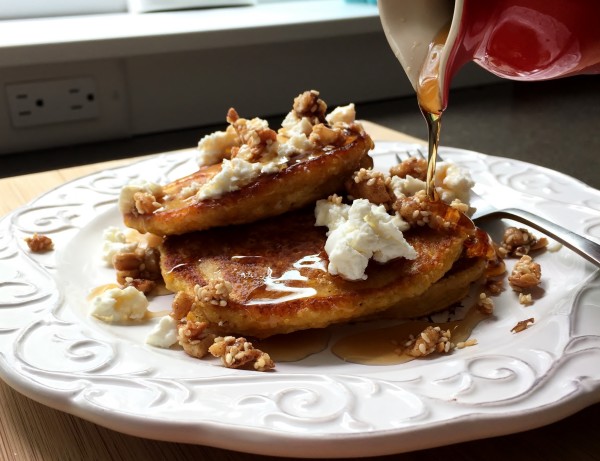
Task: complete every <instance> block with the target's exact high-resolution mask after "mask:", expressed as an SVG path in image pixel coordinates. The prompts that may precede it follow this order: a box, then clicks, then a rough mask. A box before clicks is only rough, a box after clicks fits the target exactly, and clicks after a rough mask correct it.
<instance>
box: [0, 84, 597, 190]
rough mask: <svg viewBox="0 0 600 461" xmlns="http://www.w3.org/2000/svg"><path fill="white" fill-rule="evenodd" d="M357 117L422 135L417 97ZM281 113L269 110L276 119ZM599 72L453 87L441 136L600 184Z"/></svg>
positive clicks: (8, 165) (94, 157)
mask: <svg viewBox="0 0 600 461" xmlns="http://www.w3.org/2000/svg"><path fill="white" fill-rule="evenodd" d="M357 111H358V116H359V117H360V118H363V119H366V120H371V121H373V122H375V123H379V124H381V125H384V126H387V127H390V128H393V129H395V130H398V131H401V132H404V133H407V134H410V135H413V136H416V137H419V138H426V136H427V133H426V126H425V122H424V120H423V119H422V116H421V114H420V113H419V110H418V107H417V104H416V99H415V98H412V97H410V98H401V99H396V100H389V101H380V102H373V103H367V104H359V105H358V107H357ZM281 118H282V116H279V117H270V118H269V119H270V120H272V125H273V126H277V125H278V124H279V123H280V122H281ZM216 129H223V127H222V126H219V127H214V126H213V127H204V128H197V129H186V130H181V131H176V132H169V133H160V134H154V135H147V136H139V137H135V138H131V139H124V140H116V141H109V142H102V143H95V144H89V145H81V146H70V147H60V148H54V149H47V150H43V151H35V152H23V153H16V154H9V155H3V156H0V161H1V163H2V168H1V169H0V176H1V177H6V176H14V175H19V174H25V173H33V172H36V171H43V170H49V169H55V168H60V167H67V166H74V165H79V164H84V163H93V162H99V161H103V160H111V159H117V158H124V157H131V156H138V155H145V154H152V153H157V152H162V151H168V150H175V149H181V148H186V147H190V146H194V145H195V144H196V143H197V141H198V139H199V138H200V137H201V136H202V135H203V134H206V133H209V132H212V131H214V130H216ZM599 131H600V76H598V75H596V76H580V77H573V78H568V79H563V80H555V81H548V82H531V83H529V82H528V83H525V82H511V81H502V82H500V83H498V84H493V85H487V86H482V87H476V88H469V89H458V90H453V91H452V92H451V95H450V103H449V106H448V109H447V111H446V113H445V114H444V119H443V126H442V134H441V143H442V144H443V145H446V146H452V147H459V148H463V149H471V150H475V151H478V152H482V153H486V154H490V155H496V156H501V157H509V158H514V159H519V160H523V161H527V162H530V163H533V164H536V165H541V166H545V167H548V168H551V169H554V170H558V171H561V172H564V173H566V174H568V175H570V176H573V177H576V178H578V179H580V180H581V181H583V182H585V183H587V184H588V185H590V186H592V187H594V188H596V189H600V135H599Z"/></svg>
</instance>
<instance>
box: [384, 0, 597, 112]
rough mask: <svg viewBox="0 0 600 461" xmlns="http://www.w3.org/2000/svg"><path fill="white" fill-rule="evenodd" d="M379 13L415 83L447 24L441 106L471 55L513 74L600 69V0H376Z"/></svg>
mask: <svg viewBox="0 0 600 461" xmlns="http://www.w3.org/2000/svg"><path fill="white" fill-rule="evenodd" d="M379 12H380V16H381V21H382V24H383V28H384V31H385V34H386V37H387V39H388V41H389V43H390V46H391V47H392V50H393V51H394V53H395V55H396V57H397V58H398V60H399V61H400V63H401V64H402V67H403V68H404V70H405V72H406V74H407V76H408V78H409V80H410V81H411V83H412V85H413V87H415V89H416V88H417V85H418V79H419V73H420V71H421V68H422V66H423V64H424V62H425V61H426V60H427V59H428V49H429V46H430V43H432V41H433V40H434V38H435V37H436V36H438V33H439V32H440V30H443V29H444V28H445V27H448V25H449V29H447V32H448V36H447V39H446V41H445V45H443V47H440V51H439V53H440V56H439V68H438V69H437V72H438V82H439V95H440V97H441V108H442V110H443V109H444V108H445V107H446V104H447V101H448V88H449V86H450V81H451V79H452V77H453V75H454V74H455V73H456V72H457V71H458V70H459V69H460V68H461V67H462V66H463V65H464V64H466V63H467V62H469V61H475V62H476V63H477V64H479V65H480V66H482V67H483V68H485V69H487V70H488V71H490V72H492V73H494V74H496V75H499V76H500V77H504V78H509V79H513V80H547V79H553V78H559V77H566V76H570V75H575V74H585V73H600V0H456V1H450V0H379ZM599 90H600V89H599Z"/></svg>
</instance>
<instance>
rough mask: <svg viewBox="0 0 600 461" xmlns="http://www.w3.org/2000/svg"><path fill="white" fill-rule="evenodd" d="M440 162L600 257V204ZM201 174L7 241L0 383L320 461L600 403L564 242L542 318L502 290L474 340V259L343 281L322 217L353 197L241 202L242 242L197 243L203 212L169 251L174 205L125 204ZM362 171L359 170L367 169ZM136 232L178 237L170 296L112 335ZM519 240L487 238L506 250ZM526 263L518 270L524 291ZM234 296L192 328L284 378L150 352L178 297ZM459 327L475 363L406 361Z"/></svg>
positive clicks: (61, 202)
mask: <svg viewBox="0 0 600 461" xmlns="http://www.w3.org/2000/svg"><path fill="white" fill-rule="evenodd" d="M338 147H340V148H341V149H346V152H349V151H351V150H352V146H350V147H349V146H348V144H340V145H339V146H338ZM370 147H373V149H372V150H371V151H370V153H369V156H370V157H371V159H372V164H373V169H374V170H376V171H381V172H387V171H389V170H390V168H391V167H393V166H394V165H396V163H397V157H396V154H397V153H398V152H406V151H411V150H413V149H415V148H416V147H417V146H414V145H410V144H405V143H398V142H377V141H376V142H375V143H374V146H370ZM363 148H364V146H363ZM440 154H441V155H442V157H443V158H444V159H445V160H448V161H451V162H454V163H455V164H457V165H459V166H461V167H463V168H465V169H466V170H468V171H469V172H470V174H471V176H472V177H473V180H474V182H475V186H474V190H475V191H476V192H477V193H478V194H480V195H482V196H483V197H484V198H486V199H488V200H489V201H490V202H491V203H493V204H494V205H495V206H497V207H503V206H515V205H516V204H517V205H518V206H519V207H520V208H524V209H527V210H529V211H533V212H536V213H539V214H543V215H544V216H545V217H547V218H549V219H553V220H556V221H561V222H566V223H568V224H569V228H570V229H571V230H573V231H575V232H578V233H580V234H582V235H586V236H587V237H589V238H590V239H594V240H600V212H599V210H600V192H599V191H597V190H595V189H592V188H590V187H588V186H586V185H584V184H583V183H581V182H579V181H577V180H575V179H573V178H570V177H568V176H565V175H563V174H561V173H558V172H555V171H551V170H547V169H544V168H541V167H538V166H535V165H531V164H528V163H524V162H519V161H515V160H510V159H506V158H501V157H493V156H487V155H484V154H480V153H476V152H471V151H466V150H461V149H454V148H448V147H442V148H441V149H440ZM196 156H197V152H196V151H195V150H193V149H190V150H183V151H178V152H174V153H166V154H162V155H158V156H155V157H152V158H149V159H145V160H142V161H140V162H137V163H134V164H132V165H128V166H124V167H120V168H115V169H110V170H105V171H102V172H98V173H95V174H92V175H90V176H86V177H84V178H80V179H77V180H75V181H72V182H69V183H66V184H64V185H62V186H60V187H59V188H57V189H54V190H52V191H50V192H48V193H47V194H45V195H43V196H41V197H39V198H38V199H36V200H34V201H33V202H31V203H30V204H28V205H27V206H25V207H23V208H21V209H18V210H16V211H14V212H13V213H11V214H10V215H9V216H7V217H5V218H4V219H3V220H2V221H1V226H2V232H1V234H0V235H1V237H0V276H1V280H0V305H1V308H0V324H1V327H0V344H1V347H0V350H1V351H2V352H1V353H0V374H1V376H2V379H4V380H5V381H6V382H7V383H8V384H9V385H11V386H12V387H14V388H15V389H16V390H18V391H19V392H21V393H23V394H25V395H27V396H29V397H31V398H33V399H34V400H37V401H39V402H41V403H43V404H45V405H48V406H50V407H53V408H57V409H60V410H62V411H65V412H69V413H72V414H74V415H77V416H80V417H82V418H85V419H87V420H89V421H92V422H95V423H97V424H100V425H102V426H105V427H108V428H111V429H114V430H117V431H121V432H124V433H127V434H132V435H136V436H141V437H147V438H152V439H158V440H167V441H175V442H186V443H194V444H203V445H210V446H215V447H221V448H227V449H232V450H238V451H244V452H251V453H259V454H264V455H275V456H302V457H345V456H346V457H349V456H351V457H357V456H374V455H383V454H390V453H399V452H404V451H411V450H417V449H421V448H427V447H434V446H440V445H445V444H450V443H456V442H460V441H465V440H473V439H477V438H483V437H489V436H494V435H501V434H507V433H511V432H516V431H521V430H526V429H530V428H533V427H536V426H540V425H543V424H548V423H550V422H553V421H556V420H558V419H560V418H562V417H565V416H567V415H569V414H572V413H574V412H576V411H578V410H579V409H581V408H583V407H584V406H586V405H588V404H591V403H592V402H596V401H598V400H599V397H600V385H599V383H600V370H599V369H598V367H597V363H598V360H599V359H600V301H599V300H600V276H599V275H598V270H597V269H595V268H594V267H593V266H592V265H591V264H589V263H587V262H586V261H585V260H583V259H582V258H580V257H579V256H577V255H575V254H574V253H572V252H571V251H569V250H568V249H566V248H562V247H561V246H560V245H558V244H556V243H555V242H552V241H550V242H549V244H548V246H547V247H546V248H545V249H544V250H542V251H540V252H539V254H536V255H535V260H536V261H537V262H538V263H539V264H540V266H541V268H542V282H541V284H540V285H539V286H538V287H537V289H536V290H535V291H534V292H533V300H532V302H531V303H530V304H528V305H523V304H521V303H520V302H519V297H518V294H517V293H516V292H514V291H513V290H512V289H511V288H510V286H508V285H507V284H504V286H503V288H502V289H501V290H500V291H499V292H498V293H497V294H496V295H495V296H494V298H493V303H494V308H493V312H492V313H488V314H487V315H479V316H476V320H473V319H472V317H469V315H471V314H470V313H471V312H473V309H472V307H473V306H474V305H475V304H477V301H478V299H479V295H480V293H481V288H480V286H478V285H477V280H478V279H480V278H481V276H482V275H483V274H484V272H485V268H484V265H485V264H484V260H483V259H482V258H481V257H467V253H466V252H465V245H466V243H465V242H467V241H470V242H472V239H471V240H469V239H468V238H466V237H457V236H456V235H455V234H452V235H441V234H439V233H436V232H433V231H432V230H431V229H430V228H429V227H428V226H422V228H419V229H416V230H414V229H413V230H409V231H407V232H405V237H406V240H407V241H408V242H409V243H410V244H411V245H412V246H413V248H415V249H416V252H417V257H416V258H414V259H410V260H408V259H406V258H396V259H392V260H391V261H388V262H385V263H373V262H369V265H368V267H367V269H366V276H367V277H366V278H365V279H361V280H359V281H351V280H347V279H344V278H343V277H340V276H338V275H332V274H331V273H329V272H328V271H327V267H326V264H327V255H326V253H324V246H325V242H326V238H327V236H326V233H327V228H325V227H322V226H315V214H314V210H315V208H314V202H315V201H316V200H322V199H327V196H328V195H330V194H332V193H333V192H335V191H336V190H337V189H339V188H340V183H337V184H330V186H329V187H325V188H310V187H309V188H308V189H314V194H310V193H307V192H306V188H305V189H303V192H302V193H299V192H297V191H298V190H300V189H301V188H302V187H303V184H302V180H301V178H299V177H298V178H294V177H292V179H290V181H291V182H290V183H286V184H292V185H291V186H289V187H288V188H287V189H286V188H285V187H284V188H283V189H282V188H278V189H276V190H272V191H271V190H270V189H269V187H271V186H270V185H262V186H260V185H258V186H256V187H257V188H259V189H261V188H262V189H261V190H262V192H261V193H264V194H265V195H264V197H266V198H265V199H264V201H262V202H260V203H259V202H257V201H255V202H253V201H251V200H250V201H248V202H244V200H245V199H244V197H234V198H232V199H231V200H230V201H229V202H228V203H227V204H226V207H227V210H226V211H225V212H224V214H223V215H224V216H240V214H242V215H244V216H246V218H244V222H234V223H231V224H228V225H223V224H222V223H220V224H219V225H218V226H215V227H210V226H209V228H201V229H192V228H190V227H189V226H190V225H189V223H190V222H193V221H194V219H193V213H200V212H201V211H202V210H200V211H198V210H192V211H190V214H189V215H186V216H184V217H181V221H180V222H181V223H182V226H183V227H182V229H183V230H182V231H181V232H172V233H171V232H170V229H169V228H168V227H165V226H170V225H171V224H170V222H171V223H172V221H173V219H175V218H173V216H175V215H177V213H180V214H181V212H180V211H177V210H175V208H176V205H177V204H176V203H174V204H172V207H171V209H169V207H168V206H167V207H165V206H163V205H164V204H163V203H159V204H158V206H157V207H156V206H155V208H156V209H159V210H160V211H165V212H166V213H171V215H170V216H169V217H168V219H167V218H165V219H157V220H156V222H153V223H150V222H149V221H148V220H147V219H146V217H144V216H141V215H143V213H140V214H138V215H137V216H132V217H129V218H128V217H125V218H124V215H123V212H122V207H121V206H120V205H119V197H120V194H121V190H122V188H123V187H124V186H126V185H127V184H130V183H131V182H132V181H134V180H136V179H140V178H143V179H145V180H151V181H153V182H155V183H161V184H171V185H172V184H176V183H177V181H180V180H181V178H184V177H188V176H189V175H194V174H196V170H197V169H198V165H197V163H196ZM359 157H360V156H357V157H356V158H355V159H354V164H353V166H352V168H353V169H356V168H359V167H361V165H364V164H363V163H362V160H361V158H359ZM334 163H335V162H334ZM338 167H340V165H338ZM299 168H300V167H299ZM323 168H324V167H320V168H318V169H316V170H314V171H316V172H317V173H315V174H318V175H321V174H323ZM336 171H337V172H338V173H339V171H338V170H336ZM294 174H296V173H294ZM336 174H337V173H336ZM196 179H197V178H196ZM293 181H296V182H293ZM187 186H189V183H188V184H187V185H186V186H185V187H187ZM181 188H182V187H180V189H181ZM165 195H171V196H172V195H174V194H173V193H172V192H170V193H167V194H165ZM281 195H285V196H286V198H285V200H284V202H285V205H281V200H279V199H276V197H280V196H281ZM274 197H275V198H274ZM299 197H300V198H299ZM228 200H229V199H228ZM299 200H300V201H302V200H304V201H305V202H303V203H302V204H300V205H297V206H296V204H297V203H298V201H299ZM240 203H241V205H240ZM290 204H291V205H290ZM307 205H308V206H307ZM203 206H208V205H206V204H204V205H203ZM215 206H216V205H215ZM279 206H283V207H284V208H285V207H288V206H291V208H286V211H285V212H281V213H280V212H278V211H277V210H279V208H278V207H279ZM208 208H210V206H208ZM284 208H281V209H284ZM273 210H275V211H273ZM209 212H210V213H216V212H215V211H214V210H212V211H209ZM212 219H221V217H220V216H217V214H214V215H213V218H212ZM223 219H225V218H223ZM124 220H125V222H127V223H128V225H130V226H132V227H136V226H137V227H139V228H140V229H142V228H143V230H151V231H153V232H157V233H163V234H168V236H166V237H165V238H164V239H163V240H162V242H161V247H160V252H161V255H160V256H161V272H162V276H163V278H164V282H165V284H166V287H167V288H168V290H164V291H162V292H158V291H156V292H153V293H149V294H148V300H149V306H148V310H149V312H150V314H149V315H147V316H146V317H145V318H144V320H143V321H138V322H131V323H106V322H102V321H99V320H98V319H97V318H95V317H93V316H91V315H90V299H91V293H93V292H94V290H96V289H97V288H98V287H101V286H104V285H110V284H111V283H114V280H115V271H114V269H113V268H111V267H107V266H106V264H103V263H102V261H101V253H102V245H103V232H104V231H105V229H107V228H109V227H111V226H116V227H124ZM134 220H137V223H134ZM511 225H513V224H512V223H510V222H501V221H499V222H497V223H493V224H490V225H489V227H486V229H485V231H486V232H487V233H489V235H490V236H491V238H492V240H493V241H496V242H497V241H500V240H501V239H502V235H503V232H504V230H505V229H506V228H507V227H509V226H511ZM143 226H147V227H143ZM161 226H162V227H161ZM35 233H38V234H44V235H47V236H49V237H51V238H52V241H53V242H54V251H52V252H45V253H31V252H30V251H29V250H28V248H27V246H26V245H25V243H24V241H23V240H24V238H26V237H28V236H31V235H32V234H35ZM486 235H487V234H486ZM516 261H517V260H516V259H506V260H505V264H506V269H507V271H508V272H510V271H511V269H512V266H514V264H516ZM217 279H218V280H226V281H228V282H230V283H231V287H230V289H229V291H228V296H229V297H228V302H227V305H219V303H216V304H215V303H212V304H211V303H208V304H209V305H207V306H204V307H203V308H202V309H198V310H197V311H194V308H192V310H191V311H190V312H192V313H193V314H194V315H198V318H197V319H196V320H200V321H203V322H206V323H207V324H208V328H209V329H212V330H214V333H215V335H216V336H218V335H221V336H226V335H228V334H232V335H239V333H240V332H241V334H243V335H244V337H245V338H247V339H249V340H252V342H253V344H254V346H255V347H256V348H257V349H258V348H260V349H261V350H262V349H264V350H266V351H268V352H269V355H270V357H271V358H272V359H273V361H274V363H275V366H274V367H273V368H272V369H270V370H269V371H266V372H259V371H256V370H255V369H253V368H247V367H240V368H232V367H227V366H224V365H223V360H220V359H219V358H216V357H212V356H211V355H208V356H207V357H204V358H201V359H199V358H197V357H193V356H191V355H190V354H186V353H184V351H183V350H182V347H181V346H180V345H179V344H175V345H173V346H171V347H165V348H159V347H155V346H151V345H149V344H147V342H146V337H147V336H148V334H149V333H150V332H151V331H152V330H153V329H154V328H155V327H156V325H157V323H158V322H159V321H160V318H161V316H163V315H168V314H169V313H170V312H171V311H172V303H173V299H174V296H175V293H177V292H180V291H183V292H190V293H193V292H194V290H195V287H196V286H202V285H207V284H209V282H210V281H211V280H217ZM440 306H443V308H442V309H440ZM190 312H187V314H188V315H191V314H190ZM467 318H469V319H471V320H468V321H467V320H465V319H467ZM461 322H463V323H462V328H463V330H465V331H463V333H462V334H463V338H462V340H461V343H462V345H463V346H464V347H453V348H452V349H451V350H449V351H448V350H446V351H445V353H441V354H431V355H427V356H426V357H410V359H407V357H406V355H405V354H404V355H403V354H402V353H397V351H398V350H399V349H402V347H403V344H405V342H407V341H408V342H410V341H414V340H415V337H414V336H415V334H416V335H418V334H419V332H421V331H422V329H423V326H424V325H436V326H440V327H441V328H440V329H441V330H442V331H446V330H447V329H455V330H453V331H456V332H457V333H456V334H457V335H458V336H457V338H459V339H460V334H461V333H460V331H459V330H460V328H461ZM519 324H521V325H525V326H526V328H522V329H515V326H516V325H519ZM410 335H413V336H410ZM417 339H418V338H417ZM456 344H458V342H457V341H455V343H453V345H454V346H455V345H456Z"/></svg>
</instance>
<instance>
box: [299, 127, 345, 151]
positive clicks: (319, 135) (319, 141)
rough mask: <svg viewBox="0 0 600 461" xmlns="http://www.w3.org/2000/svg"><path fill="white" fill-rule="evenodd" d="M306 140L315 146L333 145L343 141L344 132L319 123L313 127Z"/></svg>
mask: <svg viewBox="0 0 600 461" xmlns="http://www.w3.org/2000/svg"><path fill="white" fill-rule="evenodd" d="M308 140H309V141H311V142H313V143H315V144H316V145H317V146H335V145H337V144H338V143H340V142H343V141H344V134H343V133H342V131H340V130H338V129H333V128H329V127H328V126H326V125H324V124H323V123H319V124H317V125H315V126H314V127H313V129H312V132H311V133H310V135H309V137H308Z"/></svg>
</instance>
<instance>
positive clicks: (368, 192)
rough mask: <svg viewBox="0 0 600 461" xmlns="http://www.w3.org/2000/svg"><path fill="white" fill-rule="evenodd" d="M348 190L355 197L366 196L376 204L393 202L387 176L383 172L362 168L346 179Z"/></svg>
mask: <svg viewBox="0 0 600 461" xmlns="http://www.w3.org/2000/svg"><path fill="white" fill-rule="evenodd" d="M345 186H346V192H348V194H349V195H351V196H352V197H354V198H364V199H367V200H368V201H369V202H371V203H374V204H376V205H387V206H386V208H389V206H390V205H391V203H392V196H391V195H390V193H389V191H388V188H387V178H386V176H385V175H384V174H383V173H380V172H377V171H373V170H371V169H365V168H361V169H360V170H358V171H357V172H355V173H354V176H353V177H352V178H350V179H348V180H347V181H346V184H345Z"/></svg>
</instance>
